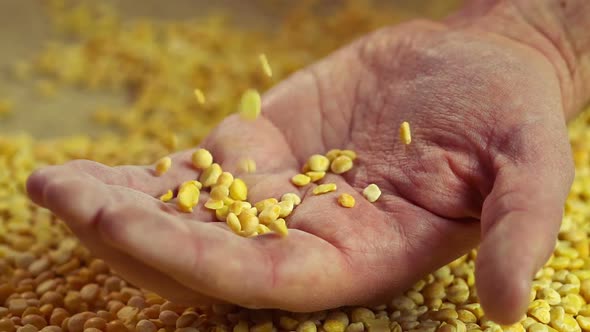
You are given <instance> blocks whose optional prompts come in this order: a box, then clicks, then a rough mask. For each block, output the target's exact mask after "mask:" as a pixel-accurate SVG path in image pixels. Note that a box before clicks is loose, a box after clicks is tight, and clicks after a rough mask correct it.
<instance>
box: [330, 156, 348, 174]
mask: <svg viewBox="0 0 590 332" xmlns="http://www.w3.org/2000/svg"><path fill="white" fill-rule="evenodd" d="M352 166H353V163H352V159H350V157H348V156H344V155H343V156H338V157H336V159H334V160H333V161H332V165H331V166H330V170H331V171H332V172H333V173H335V174H342V173H345V172H348V171H350V170H351V169H352Z"/></svg>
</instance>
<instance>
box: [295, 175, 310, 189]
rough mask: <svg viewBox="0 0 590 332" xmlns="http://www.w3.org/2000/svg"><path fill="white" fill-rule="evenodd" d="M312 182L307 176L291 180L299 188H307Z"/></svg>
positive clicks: (297, 176) (299, 176)
mask: <svg viewBox="0 0 590 332" xmlns="http://www.w3.org/2000/svg"><path fill="white" fill-rule="evenodd" d="M310 181H311V178H310V177H309V176H307V175H305V174H297V175H295V176H294V177H292V178H291V182H292V183H293V184H294V185H296V186H298V187H303V186H306V185H308V184H309V182H310Z"/></svg>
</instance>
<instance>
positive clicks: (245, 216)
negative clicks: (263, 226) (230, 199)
mask: <svg viewBox="0 0 590 332" xmlns="http://www.w3.org/2000/svg"><path fill="white" fill-rule="evenodd" d="M238 219H240V225H241V226H242V232H244V233H245V234H246V235H249V234H252V233H254V232H256V229H257V227H258V225H259V224H260V220H259V219H258V217H256V216H254V215H251V214H249V213H244V212H242V213H241V214H240V215H239V216H238Z"/></svg>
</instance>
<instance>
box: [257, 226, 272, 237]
mask: <svg viewBox="0 0 590 332" xmlns="http://www.w3.org/2000/svg"><path fill="white" fill-rule="evenodd" d="M270 232H272V231H271V230H270V228H268V227H267V226H266V225H263V224H259V225H258V227H256V233H258V234H261V235H262V234H266V233H270Z"/></svg>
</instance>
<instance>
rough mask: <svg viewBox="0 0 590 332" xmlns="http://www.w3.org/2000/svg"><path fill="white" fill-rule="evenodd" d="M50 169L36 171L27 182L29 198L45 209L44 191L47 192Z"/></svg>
mask: <svg viewBox="0 0 590 332" xmlns="http://www.w3.org/2000/svg"><path fill="white" fill-rule="evenodd" d="M48 170H49V167H43V168H39V169H36V170H35V171H33V173H31V174H30V175H29V177H28V178H27V182H26V186H25V187H26V191H27V195H28V196H29V198H30V199H31V200H32V201H33V202H34V203H35V204H38V205H40V206H43V207H45V202H44V199H43V191H44V190H45V185H46V184H47V180H48V178H49V177H48V176H47V173H48Z"/></svg>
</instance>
